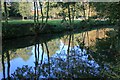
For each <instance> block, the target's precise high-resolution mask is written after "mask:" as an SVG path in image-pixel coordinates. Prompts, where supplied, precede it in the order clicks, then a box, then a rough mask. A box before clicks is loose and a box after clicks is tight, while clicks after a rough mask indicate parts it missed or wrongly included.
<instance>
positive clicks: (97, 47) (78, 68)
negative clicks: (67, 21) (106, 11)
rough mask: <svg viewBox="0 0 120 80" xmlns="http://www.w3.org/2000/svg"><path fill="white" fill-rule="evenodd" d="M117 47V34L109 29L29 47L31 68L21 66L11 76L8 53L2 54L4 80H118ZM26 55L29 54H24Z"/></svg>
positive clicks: (119, 53)
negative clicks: (84, 79)
mask: <svg viewBox="0 0 120 80" xmlns="http://www.w3.org/2000/svg"><path fill="white" fill-rule="evenodd" d="M119 43H120V37H119V34H118V32H117V30H114V29H108V28H106V29H97V30H92V31H89V32H83V33H80V34H70V35H65V36H64V37H62V38H61V39H56V40H51V41H50V42H44V43H37V44H35V45H34V46H32V48H31V49H32V51H33V54H31V55H30V58H29V59H28V60H30V61H29V63H31V65H28V63H26V64H21V65H24V66H22V67H21V66H18V67H19V68H17V69H16V70H15V71H14V73H13V72H12V73H11V72H10V55H9V52H10V51H7V52H6V53H4V54H2V65H3V78H6V77H8V78H10V76H11V78H16V79H18V78H19V79H25V78H31V79H39V78H64V77H67V78H71V77H74V78H85V77H86V76H87V77H88V78H93V77H108V78H119V72H120V68H119V67H120V60H119V59H120V57H119V55H120V45H119ZM24 49H27V48H23V50H24ZM15 51H18V50H15ZM29 51H31V50H29ZM27 53H29V52H26V53H24V54H27ZM5 54H6V57H7V64H8V66H7V71H8V72H7V76H5V72H6V71H5V69H6V65H5V64H4V62H5ZM11 54H12V53H11ZM19 54H22V53H21V52H20V53H19ZM21 62H22V61H21ZM33 62H34V64H33ZM25 65H26V66H25ZM11 66H12V63H11ZM11 74H12V75H11Z"/></svg>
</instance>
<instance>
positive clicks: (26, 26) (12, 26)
mask: <svg viewBox="0 0 120 80" xmlns="http://www.w3.org/2000/svg"><path fill="white" fill-rule="evenodd" d="M40 22H41V21H40ZM2 24H3V28H2V33H3V34H2V36H3V38H13V37H20V36H27V35H34V34H35V31H34V21H33V20H24V21H22V20H11V21H9V22H8V24H7V25H6V24H5V23H4V22H2ZM109 24H111V23H109V22H106V21H89V22H87V23H86V22H85V21H79V20H75V21H74V24H73V25H72V26H73V27H72V28H70V26H68V24H67V23H61V20H49V21H48V24H47V26H46V27H45V28H44V30H43V31H42V32H41V33H59V32H63V31H69V30H70V29H71V30H73V29H76V30H78V29H80V30H81V29H83V28H85V27H93V26H102V25H109Z"/></svg>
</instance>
